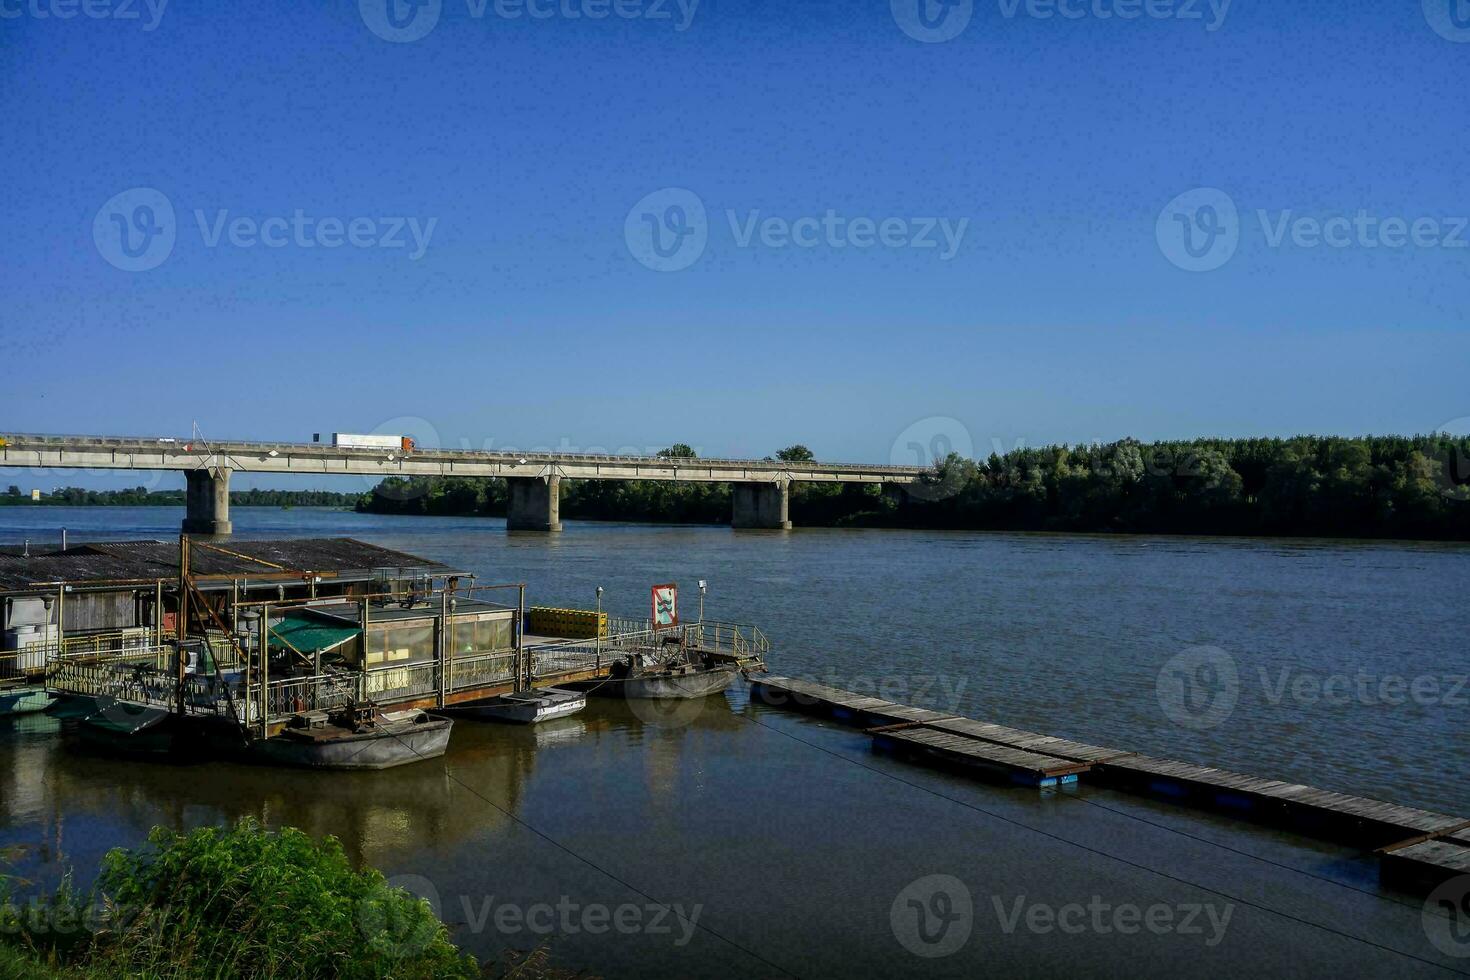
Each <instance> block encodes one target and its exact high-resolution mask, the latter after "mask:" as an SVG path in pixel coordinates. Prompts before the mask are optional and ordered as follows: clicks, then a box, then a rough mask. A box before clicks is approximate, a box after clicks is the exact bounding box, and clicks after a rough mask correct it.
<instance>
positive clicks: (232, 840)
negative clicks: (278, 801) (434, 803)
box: [0, 821, 481, 980]
mask: <svg viewBox="0 0 1470 980" xmlns="http://www.w3.org/2000/svg"><path fill="white" fill-rule="evenodd" d="M4 884H6V881H5V880H3V879H0V885H4ZM9 884H11V885H12V887H11V888H10V889H9V890H8V892H7V894H4V895H0V899H3V901H0V980H8V978H10V977H16V978H20V977H25V978H32V977H58V978H77V980H92V978H104V977H106V978H112V977H159V978H180V980H182V978H196V977H198V978H203V977H247V978H297V977H299V978H303V980H305V978H313V977H342V978H353V980H355V978H364V980H365V978H370V977H389V976H391V977H400V978H419V977H422V978H433V977H451V978H452V977H479V976H481V970H480V967H479V966H478V965H477V964H476V963H475V961H474V959H473V958H471V957H470V956H468V955H466V954H464V953H462V952H460V950H459V949H458V948H456V947H455V945H454V944H453V943H452V942H451V941H450V938H449V932H448V929H447V928H446V927H445V926H444V924H443V923H442V922H440V921H439V918H438V917H437V916H436V915H435V913H434V911H433V909H432V908H431V907H430V905H429V903H428V902H426V901H424V900H422V899H419V898H416V897H414V896H413V895H411V894H409V893H408V892H406V891H404V890H403V889H400V888H394V887H392V886H390V885H389V884H388V882H387V881H386V880H385V879H384V878H383V876H382V875H381V874H379V873H378V872H376V871H373V870H362V871H356V870H353V868H352V867H351V866H350V865H349V863H348V861H347V858H346V856H345V854H344V853H343V851H342V848H341V846H340V845H339V844H338V843H337V841H336V840H335V839H334V838H330V837H329V838H326V839H324V840H320V841H318V840H314V839H312V838H311V837H308V836H307V835H306V834H303V833H302V832H300V831H297V830H291V829H286V830H282V831H280V832H272V831H267V830H264V829H262V828H261V827H260V826H259V825H258V824H256V823H254V822H252V821H243V822H241V823H240V824H238V825H237V826H236V827H234V828H233V829H228V830H221V829H216V828H205V829H200V830H195V831H193V832H191V833H189V834H186V835H176V834H173V833H171V832H169V831H167V830H164V829H161V828H155V829H154V831H153V833H152V834H151V835H150V837H149V841H148V844H147V845H146V846H144V847H141V848H138V849H135V850H121V849H119V850H114V851H112V852H110V853H109V854H108V855H107V857H106V858H105V859H104V861H103V866H102V871H101V874H100V876H99V877H98V880H97V884H96V886H95V888H94V889H93V891H92V892H91V893H89V894H85V895H83V894H80V893H78V892H75V891H73V890H72V889H71V888H69V887H68V886H67V885H65V884H63V886H62V887H60V888H59V889H57V890H56V891H55V892H54V893H52V894H49V895H47V896H45V897H44V898H42V899H39V900H35V901H28V902H23V901H21V900H20V898H19V896H18V895H17V894H16V893H15V888H14V887H13V886H14V882H13V880H12V881H10V882H9Z"/></svg>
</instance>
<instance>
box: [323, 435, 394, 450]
mask: <svg viewBox="0 0 1470 980" xmlns="http://www.w3.org/2000/svg"><path fill="white" fill-rule="evenodd" d="M314 441H316V442H320V441H321V439H320V436H318V437H317V439H315V440H314ZM332 448H333V449H396V450H398V451H399V452H402V453H411V452H413V448H414V442H413V440H412V439H411V438H409V437H408V436H383V435H366V434H363V433H356V432H333V433H332Z"/></svg>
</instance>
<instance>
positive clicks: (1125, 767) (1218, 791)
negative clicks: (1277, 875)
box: [750, 675, 1470, 884]
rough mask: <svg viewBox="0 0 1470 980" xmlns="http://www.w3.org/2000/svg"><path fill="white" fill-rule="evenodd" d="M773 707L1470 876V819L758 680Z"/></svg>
mask: <svg viewBox="0 0 1470 980" xmlns="http://www.w3.org/2000/svg"><path fill="white" fill-rule="evenodd" d="M750 683H751V696H752V697H753V698H755V699H756V700H759V701H761V702H763V703H765V704H769V705H772V706H773V707H783V708H792V709H795V710H799V711H808V712H814V713H820V714H825V715H828V716H830V717H832V718H835V719H837V720H839V721H843V722H846V723H848V724H851V725H854V726H856V727H860V728H863V729H864V730H865V731H866V732H867V734H869V735H872V736H873V738H874V739H875V741H876V744H877V745H878V746H879V747H882V748H889V749H895V750H897V751H901V752H904V753H907V754H910V755H914V756H917V757H919V758H922V759H928V760H932V761H938V762H941V763H944V764H946V765H951V766H956V767H961V768H964V769H967V770H978V771H980V772H983V773H986V774H990V775H996V776H999V777H1001V778H1003V779H1007V780H1010V781H1012V782H1018V783H1022V784H1024V785H1029V786H1040V787H1044V788H1047V787H1054V786H1058V785H1066V784H1069V783H1075V782H1077V781H1078V779H1079V778H1080V777H1083V776H1085V777H1086V779H1087V781H1088V782H1092V783H1097V784H1099V785H1105V786H1111V787H1114V788H1117V789H1121V790H1126V791H1131V792H1138V793H1145V794H1148V795H1151V796H1157V797H1162V798H1164V799H1169V800H1174V801H1177V802H1180V803H1185V804H1189V805H1193V806H1200V807H1207V808H1210V809H1214V810H1219V811H1224V812H1227V813H1231V814H1234V815H1238V816H1242V817H1245V818H1247V819H1251V820H1257V821H1261V822H1266V823H1272V824H1276V825H1281V826H1285V827H1288V828H1290V829H1292V830H1295V831H1298V832H1300V833H1303V834H1308V835H1311V836H1316V837H1324V838H1329V839H1332V840H1339V841H1346V842H1351V843H1356V844H1361V845H1366V846H1369V847H1375V848H1379V849H1380V853H1381V854H1382V855H1383V868H1384V871H1385V874H1386V875H1388V874H1392V875H1393V876H1394V877H1396V878H1399V879H1402V880H1405V881H1409V882H1413V883H1415V884H1433V883H1436V882H1438V881H1442V880H1444V879H1445V878H1449V877H1453V876H1455V875H1459V874H1470V820H1467V819H1465V818H1464V817H1453V816H1447V815H1445V814H1442V813H1433V812H1431V811H1428V810H1420V809H1416V808H1414V807H1407V806H1398V805H1396V804H1393V803H1383V802H1381V801H1379V800H1370V799H1364V798H1363V797H1357V796H1348V795H1345V794H1343V793H1334V792H1331V791H1329V790H1324V789H1317V788H1315V787H1312V786H1303V785H1300V784H1297V783H1286V782H1281V781H1279V780H1274V779H1261V778H1259V777H1256V776H1246V775H1243V774H1241V773H1236V772H1229V771H1227V770H1224V769H1213V768H1210V767H1207V766H1197V765H1193V764H1191V763H1188V762H1179V761H1177V760H1174V759H1156V758H1152V757H1150V756H1146V755H1139V754H1138V753H1134V752H1128V751H1125V750H1122V749H1110V748H1104V747H1102V746H1097V745H1087V744H1085V743H1082V742H1074V741H1071V740H1069V739H1064V738H1056V737H1054V736H1050V735H1041V734H1038V733H1036V732H1028V731H1023V730H1021V729H1018V728H1008V727H1006V726H1004V725H995V724H989V723H987V722H981V721H975V720H972V719H969V718H962V717H959V716H957V715H953V714H947V713H944V712H940V711H932V710H930V709H928V708H915V707H910V706H908V705H902V704H896V703H894V702H892V701H886V700H884V699H882V698H875V697H868V696H866V695H862V694H855V693H853V692H851V691H843V690H841V689H839V688H835V687H828V686H827V685H824V684H816V683H813V682H811V681H803V680H797V679H794V678H789V677H777V676H773V675H762V676H755V677H752V678H751V681H750Z"/></svg>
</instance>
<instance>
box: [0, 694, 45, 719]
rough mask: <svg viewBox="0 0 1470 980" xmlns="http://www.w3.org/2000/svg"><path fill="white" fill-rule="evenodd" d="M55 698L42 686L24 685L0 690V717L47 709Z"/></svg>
mask: <svg viewBox="0 0 1470 980" xmlns="http://www.w3.org/2000/svg"><path fill="white" fill-rule="evenodd" d="M54 700H55V698H53V697H52V696H51V695H50V694H48V693H47V692H46V689H45V688H42V687H22V688H16V689H12V690H7V691H0V718H5V717H8V716H10V715H28V714H31V713H32V712H35V711H45V710H46V709H47V708H48V707H50V706H51V702H52V701H54Z"/></svg>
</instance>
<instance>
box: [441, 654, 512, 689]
mask: <svg viewBox="0 0 1470 980" xmlns="http://www.w3.org/2000/svg"><path fill="white" fill-rule="evenodd" d="M515 676H516V655H515V651H513V650H508V651H505V652H503V653H490V654H484V655H482V656H478V657H462V658H460V659H458V660H451V661H449V683H448V684H447V685H446V689H447V690H450V691H464V690H468V689H469V688H472V687H488V686H489V685H491V684H508V683H510V682H511V681H514V680H515Z"/></svg>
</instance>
